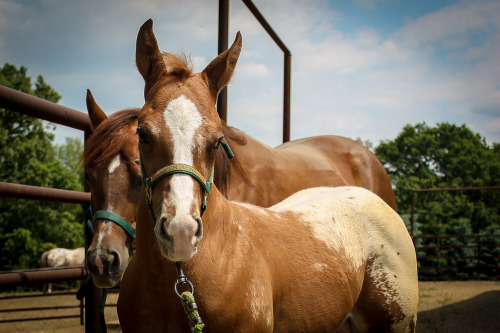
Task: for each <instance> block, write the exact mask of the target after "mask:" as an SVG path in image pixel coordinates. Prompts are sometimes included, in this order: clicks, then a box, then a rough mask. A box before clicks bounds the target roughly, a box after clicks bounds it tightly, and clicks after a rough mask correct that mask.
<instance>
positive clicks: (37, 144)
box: [0, 64, 83, 270]
mask: <svg viewBox="0 0 500 333" xmlns="http://www.w3.org/2000/svg"><path fill="white" fill-rule="evenodd" d="M0 84H2V85H5V86H8V87H11V88H14V89H17V90H20V91H22V92H25V93H28V94H31V95H35V96H37V97H40V98H44V99H47V100H49V101H52V102H57V101H58V100H59V99H60V98H61V96H60V95H59V94H58V93H57V92H56V91H55V90H54V89H52V87H50V86H49V85H48V84H46V83H45V81H44V79H43V77H42V76H38V78H37V80H36V83H35V84H34V88H33V84H32V82H31V78H30V77H29V76H27V69H26V68H25V67H22V66H21V67H20V68H16V66H14V65H11V64H5V65H4V66H3V68H1V70H0ZM0 123H1V127H0V161H1V165H0V179H1V181H4V182H10V183H17V184H26V185H34V186H44V187H51V188H61V189H69V190H81V189H82V183H81V181H80V179H81V175H79V174H77V173H75V168H76V166H75V165H70V161H69V160H68V158H70V155H71V153H70V152H71V151H72V150H75V149H78V146H77V144H76V143H75V142H67V145H63V146H61V147H54V146H53V145H52V141H53V137H54V135H53V134H52V133H50V132H49V131H48V129H51V128H54V125H53V124H48V125H44V123H43V122H42V121H41V120H39V119H37V118H33V117H29V116H25V115H22V114H19V113H16V112H11V111H9V110H5V109H0ZM58 157H59V158H58ZM76 160H78V159H76ZM0 211H1V212H2V213H1V214H0V270H3V269H14V268H29V267H38V265H39V258H40V255H41V253H42V252H43V251H44V250H47V249H49V248H53V247H55V246H59V247H67V248H74V247H78V246H82V245H83V230H82V223H81V221H83V211H82V208H81V207H80V206H78V205H71V204H62V205H61V204H58V203H51V202H42V201H31V200H15V199H0Z"/></svg>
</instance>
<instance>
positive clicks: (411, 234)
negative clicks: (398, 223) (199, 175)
mask: <svg viewBox="0 0 500 333" xmlns="http://www.w3.org/2000/svg"><path fill="white" fill-rule="evenodd" d="M415 193H416V192H415V189H412V190H411V212H410V236H411V238H412V239H413V243H415V238H414V234H413V233H414V231H415Z"/></svg>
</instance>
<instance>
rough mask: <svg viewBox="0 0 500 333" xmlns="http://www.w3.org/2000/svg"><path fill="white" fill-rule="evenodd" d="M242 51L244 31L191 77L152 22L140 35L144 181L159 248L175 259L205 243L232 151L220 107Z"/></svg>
mask: <svg viewBox="0 0 500 333" xmlns="http://www.w3.org/2000/svg"><path fill="white" fill-rule="evenodd" d="M240 51H241V35H240V33H238V34H237V36H236V40H235V42H234V43H233V45H232V46H231V48H229V49H228V50H227V51H225V52H223V53H221V54H220V55H219V56H218V57H216V58H215V59H214V60H213V61H212V62H211V63H210V64H209V65H208V66H207V67H206V68H205V69H204V70H203V71H202V72H201V73H193V72H192V70H191V68H190V67H189V65H188V64H187V63H186V61H184V60H183V59H181V58H179V57H176V56H174V55H172V54H168V53H163V54H162V53H161V52H160V50H159V47H158V43H157V40H156V37H155V35H154V33H153V22H152V20H149V21H147V22H146V23H144V25H143V26H142V27H141V29H140V31H139V34H138V37H137V46H136V64H137V68H138V70H139V72H140V74H141V75H142V77H143V78H144V81H145V89H144V96H145V105H144V106H143V108H142V110H141V112H140V114H139V117H138V127H137V134H138V136H139V148H140V154H141V167H142V173H143V183H144V185H145V187H146V193H147V201H148V206H149V209H150V213H151V216H152V217H153V220H154V222H155V226H154V232H155V235H156V238H157V240H158V244H159V247H160V249H161V252H162V254H163V256H164V257H166V258H168V259H170V260H172V261H187V260H190V259H191V258H192V257H193V256H194V255H195V254H196V252H197V246H198V243H199V242H200V240H201V238H202V237H203V224H202V220H201V217H202V214H203V211H204V208H205V207H206V204H207V196H208V194H209V192H210V188H211V184H212V177H213V170H214V163H215V158H216V153H217V148H218V147H219V146H220V145H221V144H222V145H223V146H224V147H228V146H227V142H226V141H225V139H224V136H223V133H222V124H221V120H220V118H219V116H218V115H217V111H216V109H215V101H216V99H217V95H218V93H219V91H220V90H221V89H222V88H223V87H224V86H225V85H226V84H227V83H228V82H229V80H230V78H231V76H232V73H233V71H234V68H235V66H236V62H237V60H238V57H239V54H240ZM208 201H210V200H209V198H208Z"/></svg>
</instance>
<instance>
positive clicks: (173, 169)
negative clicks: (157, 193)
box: [139, 137, 234, 223]
mask: <svg viewBox="0 0 500 333" xmlns="http://www.w3.org/2000/svg"><path fill="white" fill-rule="evenodd" d="M219 144H221V145H222V147H223V148H224V151H225V152H226V155H227V157H228V158H233V157H234V154H233V152H232V151H231V148H230V147H229V144H228V143H227V141H226V139H225V138H224V137H221V138H220V139H219V141H218V143H217V146H216V147H217V148H218V147H219ZM139 158H140V162H141V172H142V184H143V185H144V188H145V189H146V203H147V204H148V209H149V214H150V215H151V218H152V219H153V221H154V222H155V223H156V217H155V214H154V212H153V202H152V199H153V198H152V197H153V193H152V191H153V186H155V185H156V184H157V183H158V182H159V181H160V180H161V179H162V178H164V177H166V176H169V175H172V174H175V173H182V174H186V175H189V176H191V177H193V178H194V179H195V180H196V181H198V183H200V185H201V187H202V188H203V190H204V192H205V193H204V195H203V203H202V205H201V213H200V217H201V216H203V213H204V212H205V209H206V208H207V201H208V194H209V193H210V190H211V189H212V183H213V179H214V167H212V171H211V173H210V178H209V179H208V181H205V178H204V177H203V175H202V174H201V173H200V172H199V171H198V170H196V169H195V168H194V167H192V166H190V165H187V164H172V165H168V166H166V167H164V168H161V169H160V170H158V171H156V172H155V173H154V174H153V175H152V176H151V177H147V176H146V170H145V169H144V163H143V162H142V153H141V144H140V142H139Z"/></svg>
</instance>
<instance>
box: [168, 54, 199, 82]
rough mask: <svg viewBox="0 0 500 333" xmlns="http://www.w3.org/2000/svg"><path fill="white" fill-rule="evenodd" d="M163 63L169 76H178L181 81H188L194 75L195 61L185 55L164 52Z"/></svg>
mask: <svg viewBox="0 0 500 333" xmlns="http://www.w3.org/2000/svg"><path fill="white" fill-rule="evenodd" d="M162 56H163V62H164V63H165V66H166V68H167V72H168V74H171V75H174V76H176V77H177V78H178V79H179V80H180V81H184V80H186V79H187V78H188V77H190V76H191V75H192V74H193V61H192V59H191V57H189V56H187V55H185V54H184V53H180V54H172V53H168V52H162Z"/></svg>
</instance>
